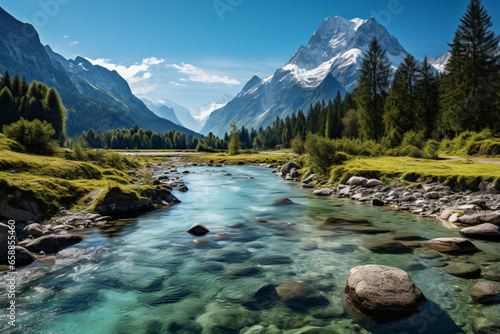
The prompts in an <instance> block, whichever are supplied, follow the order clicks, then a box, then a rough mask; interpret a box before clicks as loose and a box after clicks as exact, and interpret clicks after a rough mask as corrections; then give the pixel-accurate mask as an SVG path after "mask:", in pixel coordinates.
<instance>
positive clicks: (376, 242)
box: [362, 238, 411, 254]
mask: <svg viewBox="0 0 500 334" xmlns="http://www.w3.org/2000/svg"><path fill="white" fill-rule="evenodd" d="M362 246H363V247H365V248H368V249H369V250H371V251H372V252H374V253H380V254H402V253H411V249H410V248H408V247H405V246H404V245H403V244H402V243H401V242H399V241H396V240H392V239H385V238H384V239H382V238H374V239H366V240H364V241H363V242H362Z"/></svg>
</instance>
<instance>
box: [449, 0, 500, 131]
mask: <svg viewBox="0 0 500 334" xmlns="http://www.w3.org/2000/svg"><path fill="white" fill-rule="evenodd" d="M492 26H493V22H492V20H491V16H490V15H489V14H488V12H487V11H486V9H485V8H484V6H483V5H482V2H481V0H470V2H469V4H468V6H467V10H466V13H465V14H464V15H463V17H462V18H461V19H460V25H459V27H458V29H457V31H456V32H455V37H454V39H453V43H452V44H450V47H451V58H450V61H449V63H448V64H447V66H446V75H445V78H444V80H443V88H444V94H443V100H442V104H443V111H444V114H443V121H444V126H445V130H447V131H448V132H455V134H456V133H458V132H460V131H463V130H473V131H480V130H482V129H484V128H486V127H492V128H493V129H500V117H499V106H498V95H497V94H498V90H499V89H500V80H499V70H500V64H499V56H500V50H499V42H500V36H496V35H495V33H494V32H493V31H492V30H491V27H492Z"/></svg>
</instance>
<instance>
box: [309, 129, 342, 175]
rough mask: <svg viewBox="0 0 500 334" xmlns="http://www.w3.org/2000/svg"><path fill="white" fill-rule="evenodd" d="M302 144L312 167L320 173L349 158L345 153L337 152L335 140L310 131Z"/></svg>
mask: <svg viewBox="0 0 500 334" xmlns="http://www.w3.org/2000/svg"><path fill="white" fill-rule="evenodd" d="M304 146H305V150H306V152H307V153H308V154H309V160H310V162H311V164H312V167H313V169H315V170H317V171H318V172H319V173H322V174H326V173H327V171H328V168H330V166H333V165H339V164H341V163H342V162H343V161H345V160H347V159H348V158H349V156H348V155H347V154H345V153H341V152H337V147H336V142H335V140H331V139H326V138H324V137H321V136H319V135H315V134H312V133H308V134H307V139H306V142H305V145H304Z"/></svg>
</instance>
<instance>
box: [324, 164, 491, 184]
mask: <svg viewBox="0 0 500 334" xmlns="http://www.w3.org/2000/svg"><path fill="white" fill-rule="evenodd" d="M355 175H358V176H365V177H375V178H381V179H397V180H398V181H403V182H407V183H413V182H417V181H418V182H421V181H425V180H431V181H434V182H442V183H446V184H449V185H450V186H456V187H459V188H467V189H472V190H476V189H477V187H478V185H479V183H481V181H490V182H495V183H496V184H497V185H500V165H499V164H492V163H484V162H476V161H469V160H428V159H415V158H409V157H387V156H380V157H355V158H353V159H350V160H348V161H346V162H345V163H344V164H343V165H340V166H336V167H334V168H333V169H332V171H331V174H330V176H331V178H332V181H333V182H345V181H346V180H347V179H348V178H349V177H351V176H355Z"/></svg>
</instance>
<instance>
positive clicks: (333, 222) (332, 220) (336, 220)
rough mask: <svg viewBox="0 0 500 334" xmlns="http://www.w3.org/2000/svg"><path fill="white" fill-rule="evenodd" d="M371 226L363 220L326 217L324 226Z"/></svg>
mask: <svg viewBox="0 0 500 334" xmlns="http://www.w3.org/2000/svg"><path fill="white" fill-rule="evenodd" d="M337 224H338V225H371V223H370V222H369V221H368V220H366V219H363V218H352V217H328V218H327V219H326V221H325V225H337Z"/></svg>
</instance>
